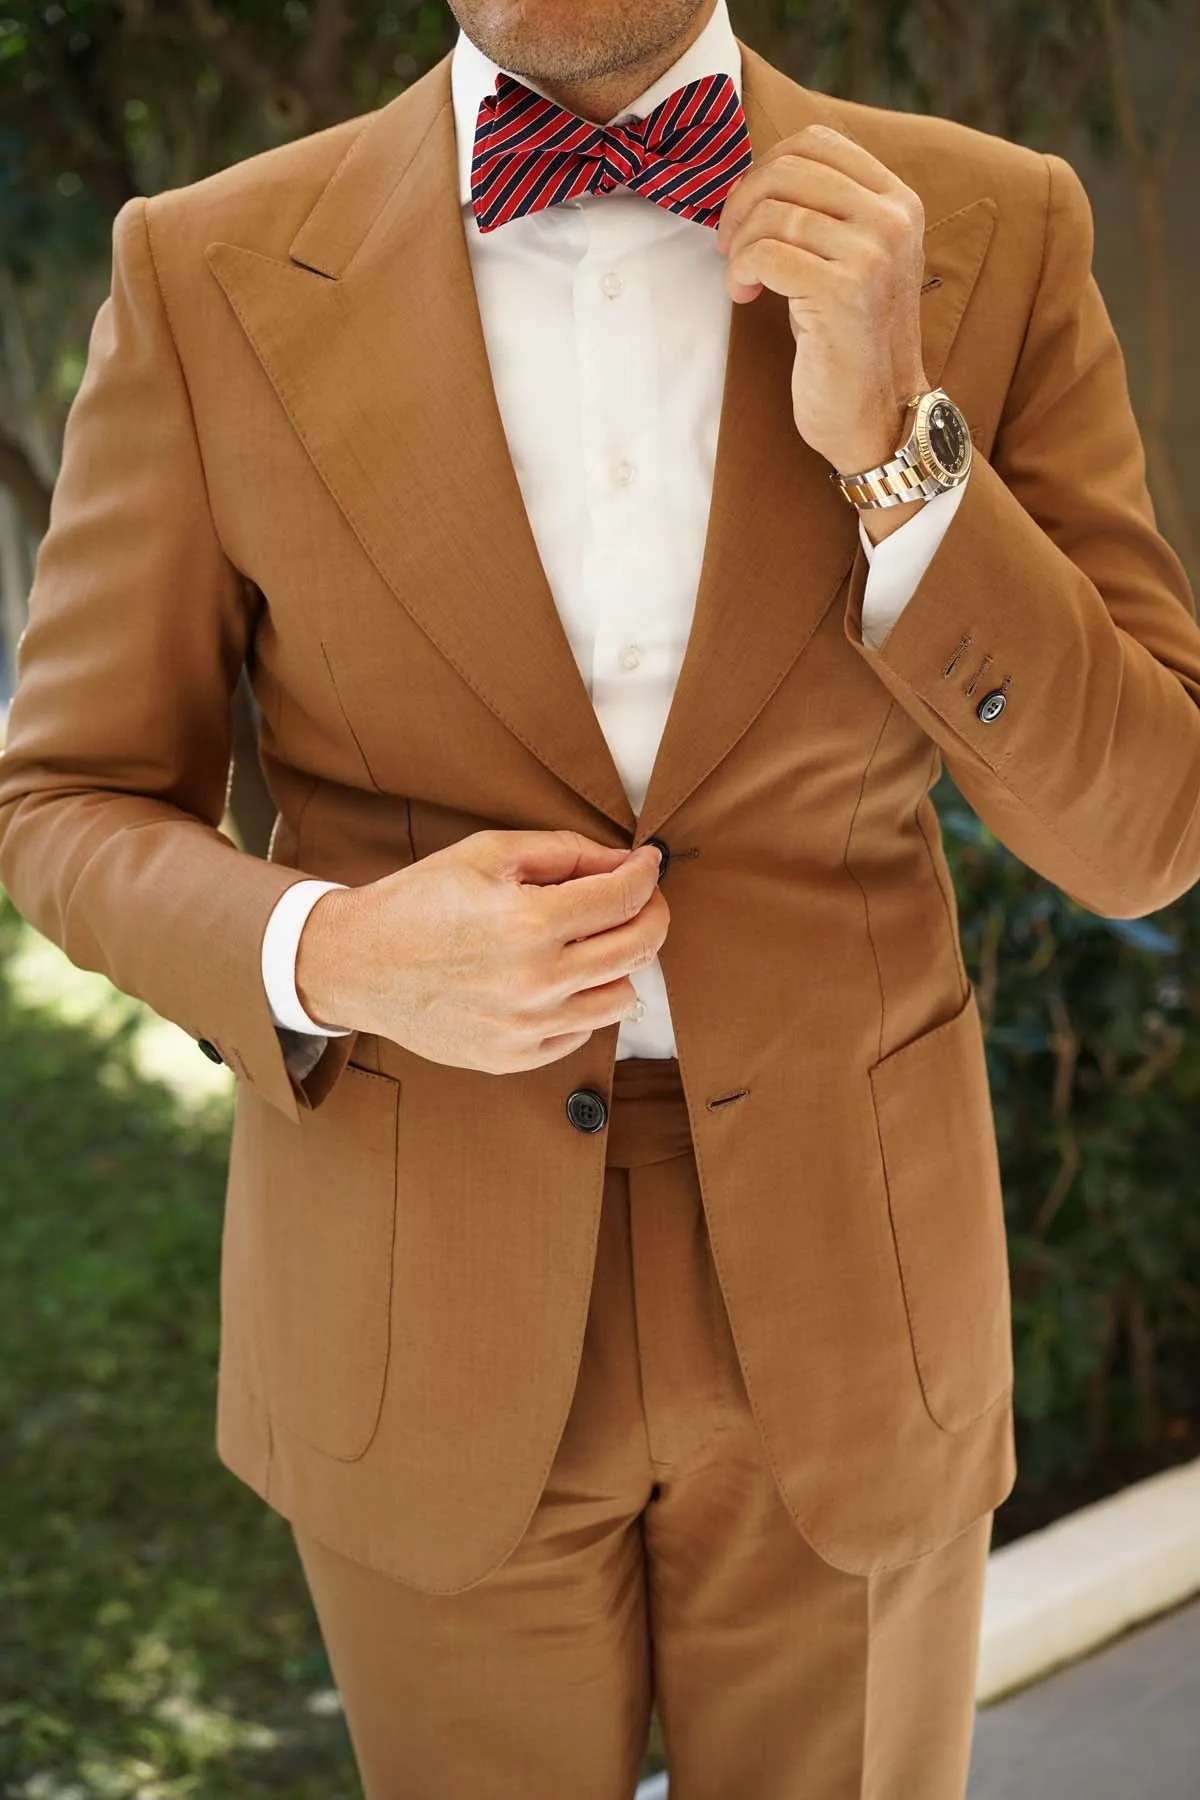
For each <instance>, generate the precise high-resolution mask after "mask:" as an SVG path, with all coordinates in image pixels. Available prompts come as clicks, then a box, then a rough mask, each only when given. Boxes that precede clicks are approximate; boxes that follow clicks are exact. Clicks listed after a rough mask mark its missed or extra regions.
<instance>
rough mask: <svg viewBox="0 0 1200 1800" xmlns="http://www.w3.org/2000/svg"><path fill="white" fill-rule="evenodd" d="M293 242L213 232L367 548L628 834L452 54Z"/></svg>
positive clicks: (421, 615)
mask: <svg viewBox="0 0 1200 1800" xmlns="http://www.w3.org/2000/svg"><path fill="white" fill-rule="evenodd" d="M290 255H291V258H292V260H291V261H290V262H287V263H284V262H280V261H277V260H275V259H274V258H271V257H266V256H263V255H261V254H259V253H258V252H256V251H252V250H247V249H244V248H241V247H239V246H237V245H234V244H227V243H213V244H210V245H209V246H208V250H207V256H208V261H209V264H210V266H211V268H212V270H213V272H214V274H215V276H216V278H217V280H218V281H219V282H220V284H221V286H222V287H223V288H224V290H225V293H226V295H227V297H228V299H229V301H230V303H231V305H232V307H233V309H234V311H235V313H236V314H237V317H238V319H239V320H240V322H241V325H242V328H243V330H244V331H245V333H246V335H247V337H248V338H249V340H250V342H251V344H252V346H253V348H254V350H255V352H256V354H257V356H258V358H259V360H260V362H261V363H262V366H263V369H264V370H265V372H266V374H267V376H268V378H269V379H270V381H271V383H272V385H273V387H274V389H275V392H276V394H277V395H278V397H279V400H280V402H281V404H282V405H283V407H284V408H285V410H286V411H287V413H288V415H289V417H290V419H291V421H292V424H293V426H294V428H295V430H296V432H297V434H298V436H299V437H300V440H301V442H302V443H303V445H304V447H305V449H306V451H307V453H308V455H309V456H310V458H311V459H312V462H313V464H314V466H315V468H316V470H317V472H318V474H319V475H320V477H321V479H322V480H323V481H324V483H325V486H326V487H327V488H328V490H329V492H330V494H331V495H332V497H333V499H334V500H335V501H336V502H337V504H338V506H339V507H340V508H341V510H342V512H343V513H344V515H345V517H346V519H347V520H348V522H349V524H350V525H351V527H352V528H353V530H354V532H355V534H356V535H357V537H358V539H359V542H360V543H361V544H362V547H363V550H364V552H365V553H366V555H367V556H368V557H369V558H370V560H371V561H372V562H373V563H374V565H375V567H376V569H377V570H378V571H379V573H380V575H381V576H382V577H383V579H384V581H385V582H386V583H387V585H388V586H389V587H390V588H391V590H392V592H393V593H394V594H395V596H396V598H397V599H398V600H399V601H400V603H401V604H402V605H403V606H404V607H405V608H406V609H407V610H408V612H409V613H410V614H411V616H412V617H413V619H414V620H415V621H416V623H417V624H418V625H419V626H420V627H421V629H422V630H423V631H425V632H426V633H427V635H428V636H429V637H430V638H431V639H432V640H433V642H434V643H435V644H436V645H437V646H438V648H439V649H440V650H441V652H442V653H443V655H444V656H445V657H446V659H447V661H448V662H449V663H450V664H451V665H452V666H453V667H454V668H455V669H456V670H457V672H458V674H459V675H460V676H461V677H462V679H463V680H464V681H465V682H466V683H467V684H468V686H469V687H471V688H472V689H473V690H474V692H475V693H476V694H478V696H479V697H480V699H481V700H483V702H484V703H485V704H486V705H487V706H488V707H489V708H490V709H491V710H492V712H493V713H495V715H496V717H497V718H499V719H500V720H501V721H502V722H503V723H504V724H505V725H506V726H507V727H508V728H509V730H510V731H512V732H513V734H514V735H515V736H516V737H517V738H519V739H520V740H521V742H522V743H524V744H525V745H527V747H528V748H529V749H530V750H531V751H532V753H533V754H534V755H535V756H537V757H538V758H539V759H540V761H542V762H543V763H544V764H545V765H546V767H547V768H549V769H551V770H552V771H553V772H554V774H556V775H557V776H558V777H559V778H560V779H561V780H563V781H564V782H566V783H567V784H568V785H569V786H570V787H571V788H573V789H574V790H575V791H576V792H577V793H579V794H580V795H582V797H583V798H584V799H585V800H587V801H589V802H590V803H591V805H592V806H594V807H595V808H596V809H597V810H598V811H599V812H601V813H603V814H604V815H606V816H607V817H608V818H609V819H610V820H611V821H612V822H613V823H614V824H616V825H618V826H619V827H621V829H622V830H624V831H626V832H632V830H633V826H634V818H633V813H632V811H631V809H630V806H629V801H628V798H627V797H626V794H625V791H624V787H623V785H622V782H621V778H620V775H619V773H618V770H617V767H616V764H615V763H614V762H613V759H612V755H611V752H610V751H609V749H608V745H607V743H606V742H605V739H604V734H603V732H602V731H601V729H600V724H599V721H598V720H597V718H596V714H595V709H594V708H593V706H592V703H591V699H590V697H589V695H588V692H587V689H586V687H585V685H584V682H583V680H582V677H581V676H580V673H579V669H578V665H577V664H576V662H575V658H574V655H573V654H572V651H571V647H570V643H569V642H568V639H567V636H566V633H565V632H564V630H563V627H562V623H561V620H560V618H559V616H558V611H557V608H556V606H555V604H554V598H553V595H552V594H551V592H550V588H549V585H548V583H547V581H546V576H545V571H544V570H543V568H542V564H541V559H540V557H539V556H538V552H537V546H536V543H535V540H534V538H533V534H532V532H531V530H530V527H529V520H528V516H527V514H526V512H525V506H524V502H523V500H522V497H521V491H520V487H519V484H518V482H517V478H516V473H515V471H514V469H513V464H512V459H511V456H510V454H509V450H508V444H507V440H506V438H505V435H504V428H503V424H502V422H501V419H500V414H499V409H498V407H497V405H496V398H495V391H494V389H493V386H492V379H491V371H490V367H489V364H488V357H487V347H486V343H485V340H484V337H483V330H482V326H481V323H480V318H479V309H478V304H477V301H476V296H475V286H474V279H473V276H472V273H471V266H470V260H469V257H468V253H467V246H466V239H465V236H464V233H463V226H462V217H461V212H460V207H459V201H458V192H457V174H456V164H455V138H454V116H453V110H452V107H451V101H450V80H449V58H445V59H443V61H442V62H441V63H439V64H438V65H437V66H436V67H435V68H434V69H433V70H431V71H430V73H429V74H428V75H426V76H425V77H423V79H422V80H421V81H420V82H418V83H416V84H415V85H414V86H413V87H412V88H410V89H409V90H408V91H407V92H406V93H405V94H403V95H401V96H400V98H399V99H398V100H396V101H393V102H391V103H390V104H389V105H388V106H385V107H383V108H381V109H380V110H379V111H378V112H377V113H375V114H373V115H372V117H371V118H370V120H369V122H368V123H367V125H366V126H365V127H364V128H363V130H362V132H361V133H360V134H359V136H358V138H357V139H356V140H355V142H354V144H353V146H352V148H351V150H350V151H349V153H348V155H347V156H346V157H345V158H344V159H343V161H342V163H341V164H340V165H339V167H338V169H337V170H336V171H335V173H334V174H333V176H332V177H331V179H330V181H329V182H328V184H327V185H326V187H325V189H324V191H323V193H322V194H321V196H320V198H319V199H318V200H317V203H316V205H315V206H314V207H313V209H312V211H311V212H310V213H309V214H308V217H307V218H306V220H305V221H304V223H303V225H302V226H301V228H300V230H299V232H298V233H297V235H296V237H295V239H294V240H293V242H292V245H291V247H290Z"/></svg>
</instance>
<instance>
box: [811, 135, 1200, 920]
mask: <svg viewBox="0 0 1200 1800" xmlns="http://www.w3.org/2000/svg"><path fill="white" fill-rule="evenodd" d="M1044 161H1045V164H1046V170H1047V197H1046V223H1045V242H1044V252H1043V261H1042V270H1041V276H1040V280H1039V282H1038V285H1037V290H1036V293H1035V295H1034V299H1033V304H1032V308H1031V312H1030V316H1029V320H1028V326H1027V330H1026V334H1025V339H1024V344H1023V347H1022V352H1021V355H1020V358H1019V361H1018V364H1017V367H1016V370H1015V373H1014V376H1013V380H1012V382H1011V385H1010V387H1009V391H1008V395H1007V399H1006V403H1005V406H1004V410H1003V414H1002V416H1001V420H1000V425H999V429H998V432H997V435H996V440H995V443H994V446H993V449H992V454H991V459H990V461H986V460H985V459H984V458H983V457H981V456H979V455H977V456H976V460H975V466H974V468H973V469H972V472H971V477H970V480H969V481H968V482H967V483H966V486H965V491H964V494H963V501H962V505H961V506H960V507H959V509H958V512H957V514H956V515H955V518H954V519H953V521H952V522H951V524H950V527H949V529H948V531H947V533H946V535H945V537H944V539H943V540H942V543H941V545H940V547H939V549H938V551H937V553H936V555H935V556H934V558H933V561H932V563H931V564H930V566H929V569H928V571H927V573H926V574H925V576H924V578H923V580H922V581H921V582H920V584H919V586H918V588H917V590H916V592H915V594H914V595H913V597H912V599H911V601H910V602H909V604H908V606H907V607H906V608H905V610H904V612H903V613H902V614H901V616H900V618H899V619H898V620H897V621H896V623H895V625H894V626H893V627H892V629H891V630H890V631H889V632H888V634H887V637H886V638H885V639H884V641H883V644H882V646H881V648H880V649H878V650H876V651H872V650H870V649H869V648H867V647H866V646H865V645H864V644H863V641H862V599H863V592H864V589H865V581H866V568H865V559H864V558H863V557H862V555H861V553H860V554H859V556H858V557H857V558H856V563H855V568H854V571H853V573H852V577H851V588H850V595H849V599H848V603H847V607H846V614H845V631H846V636H847V637H848V639H849V641H850V642H851V643H852V644H853V645H854V647H855V648H856V649H857V650H858V652H859V654H860V655H862V656H864V657H865V658H866V660H867V661H868V663H869V665H870V667H871V668H872V669H874V671H875V673H876V674H877V676H878V677H879V679H880V680H881V681H883V682H884V684H885V685H886V686H887V687H888V689H889V690H890V691H891V693H892V694H893V695H894V697H895V699H896V700H897V701H898V702H899V704H900V705H901V706H903V707H904V709H905V711H906V712H908V713H909V714H910V715H911V716H912V718H913V719H915V720H916V722H917V723H918V724H919V725H920V726H921V727H922V728H923V729H924V731H925V732H926V733H927V734H928V735H929V737H931V738H932V739H933V741H934V742H935V743H936V744H937V745H938V747H939V749H940V751H941V754H942V759H943V761H944V764H945V767H946V768H947V769H948V771H949V773H950V775H951V776H952V777H953V779H954V781H955V783H956V785H957V786H958V788H959V789H960V791H961V792H962V794H963V796H964V797H965V798H966V800H967V801H968V802H969V803H970V804H971V805H972V806H973V807H974V808H975V810H976V812H977V813H978V814H979V816H980V817H981V818H982V819H983V821H984V822H985V824H987V825H988V826H989V827H990V829H991V830H992V831H993V832H994V834H995V835H996V837H997V838H999V839H1000V841H1001V842H1002V843H1004V844H1006V845H1007V846H1008V848H1009V849H1010V850H1012V851H1013V852H1014V854H1015V855H1017V856H1018V857H1020V858H1021V860H1022V861H1023V862H1025V863H1027V864H1028V865H1029V867H1031V868H1033V869H1035V870H1037V871H1038V873H1039V874H1042V875H1044V876H1045V877H1046V878H1047V879H1048V880H1050V881H1052V882H1054V883H1055V884H1056V885H1057V886H1059V887H1060V888H1061V889H1063V891H1064V892H1066V893H1068V894H1069V895H1070V896H1071V898H1072V899H1075V900H1077V901H1078V902H1079V903H1080V904H1081V905H1083V906H1085V907H1087V908H1088V910H1089V911H1092V912H1095V913H1098V914H1101V915H1102V916H1105V917H1109V918H1136V917H1138V916H1140V915H1142V914H1144V913H1149V912H1153V911H1155V910H1156V909H1157V908H1159V907H1163V906H1167V905H1169V904H1170V903H1171V902H1172V901H1174V900H1177V899H1178V898H1179V897H1180V896H1181V895H1182V894H1184V893H1186V892H1187V890H1188V889H1189V888H1191V887H1192V885H1193V884H1194V883H1195V882H1196V881H1197V880H1198V879H1200V629H1198V627H1197V623H1196V609H1195V601H1194V599H1193V596H1192V593H1191V590H1190V589H1189V586H1188V582H1187V577H1186V576H1185V574H1184V571H1183V567H1182V565H1181V563H1180V561H1179V558H1178V557H1177V556H1176V555H1175V553H1174V551H1173V550H1172V549H1171V548H1170V547H1169V545H1168V544H1167V543H1166V542H1165V541H1164V539H1163V538H1162V537H1161V536H1160V535H1159V533H1158V531H1157V529H1156V526H1155V517H1154V510H1153V507H1152V504H1151V501H1150V497H1149V494H1148V492H1147V488H1146V481H1145V458H1144V454H1143V450H1142V443H1141V439H1140V436H1139V434H1138V429H1137V425H1136V422H1135V420H1134V416H1133V411H1132V408H1131V406H1130V401H1129V393H1128V388H1127V383H1126V375H1125V364H1124V359H1123V357H1122V353H1121V350H1120V346H1119V344H1118V342H1117V338H1116V335H1115V333H1114V331H1113V328H1112V324H1111V322H1110V320H1109V317H1108V314H1107V312H1106V310H1105V306H1104V302H1103V300H1102V299H1101V296H1100V292H1099V289H1098V288H1097V286H1096V282H1095V279H1094V277H1093V275H1092V267H1091V264H1092V242H1093V233H1092V215H1091V209H1090V206H1089V204H1088V200H1087V196H1086V194H1085V192H1084V189H1083V186H1082V183H1081V182H1080V180H1079V178H1078V176H1077V175H1076V174H1075V173H1074V171H1073V170H1072V169H1071V168H1070V166H1069V165H1068V164H1067V163H1065V162H1063V161H1062V160H1061V158H1059V157H1056V156H1046V157H1045V158H1044ZM989 695H999V696H1001V697H1002V699H1003V707H1002V708H1001V707H1000V705H999V702H998V701H996V700H993V701H992V704H991V706H990V707H989V708H985V710H984V716H982V717H981V715H980V710H979V709H980V706H981V703H982V702H983V701H984V700H985V698H986V697H987V696H989ZM988 713H994V714H995V716H994V717H992V718H990V720H989V719H988V717H987V714H988Z"/></svg>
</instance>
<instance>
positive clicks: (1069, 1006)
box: [934, 777, 1200, 1521]
mask: <svg viewBox="0 0 1200 1800" xmlns="http://www.w3.org/2000/svg"><path fill="white" fill-rule="evenodd" d="M934 799H935V802H936V804H937V806H938V811H939V815H940V817H941V820H942V827H943V833H944V836H945V840H946V847H947V854H948V856H949V859H950V863H951V868H952V870H953V873H954V878H955V886H956V889H957V892H958V897H959V909H960V919H961V926H962V936H963V946H964V953H965V955H966V958H967V965H968V969H969V970H970V972H971V974H972V977H973V978H974V979H975V981H976V983H977V986H978V988H979V995H980V1001H981V1006H982V1010H983V1015H984V1021H985V1026H986V1033H987V1049H988V1067H989V1074H990V1077H991V1085H992V1097H993V1102H994V1105H995V1111H996V1126H997V1133H998V1137H999V1142H1000V1152H1001V1164H1002V1168H1003V1172H1004V1185H1005V1203H1006V1209H1007V1217H1008V1235H1009V1254H1010V1260H1011V1264H1012V1280H1013V1305H1014V1320H1013V1325H1014V1341H1015V1353H1016V1407H1017V1418H1018V1452H1019V1459H1020V1465H1021V1473H1020V1481H1019V1486H1018V1506H1017V1508H1015V1509H1014V1510H1016V1511H1019V1510H1020V1501H1021V1499H1022V1498H1023V1499H1024V1501H1025V1502H1026V1503H1030V1502H1032V1501H1033V1500H1034V1497H1035V1496H1037V1495H1038V1494H1039V1493H1040V1492H1043V1491H1046V1490H1049V1489H1052V1488H1053V1489H1057V1490H1061V1491H1063V1492H1064V1493H1065V1492H1066V1491H1067V1490H1069V1489H1070V1488H1071V1487H1072V1485H1073V1484H1082V1486H1083V1487H1084V1488H1086V1489H1089V1490H1095V1491H1103V1490H1105V1489H1107V1488H1109V1487H1112V1486H1114V1485H1119V1484H1120V1481H1121V1480H1122V1478H1123V1476H1124V1474H1125V1472H1126V1471H1127V1470H1128V1471H1131V1472H1132V1471H1135V1470H1138V1469H1140V1468H1141V1467H1142V1466H1151V1465H1157V1464H1161V1463H1164V1462H1167V1461H1170V1460H1174V1459H1176V1458H1178V1457H1181V1456H1184V1455H1188V1454H1195V1453H1196V1449H1197V1443H1196V1421H1197V1417H1198V1416H1200V1378H1198V1375H1197V1352H1198V1351H1200V1207H1198V1206H1197V1204H1196V1195H1197V1174H1196V1159H1197V1153H1198V1152H1200V1036H1198V1034H1197V1031H1196V1028H1195V1027H1196V1021H1197V1015H1198V1013H1200V929H1198V927H1200V895H1198V894H1196V893H1194V894H1191V895H1188V896H1187V897H1185V899H1183V900H1181V901H1179V902H1178V903H1177V904H1176V905H1175V906H1174V907H1172V908H1170V909H1169V910H1168V911H1167V912H1166V913H1163V914H1160V915H1158V916H1156V917H1155V918H1153V919H1134V920H1122V919H1113V920H1106V919H1100V918H1098V917H1096V915H1094V914H1092V913H1089V912H1086V911H1085V910H1084V909H1083V908H1082V907H1080V906H1078V905H1076V904H1075V902H1074V901H1072V900H1069V899H1068V898H1067V897H1066V896H1065V895H1063V894H1062V893H1060V892H1059V891H1058V890H1057V889H1056V888H1053V887H1051V886H1050V885H1049V884H1048V883H1047V882H1045V881H1043V880H1042V879H1041V878H1040V877H1039V876H1037V875H1035V874H1033V873H1032V872H1031V871H1030V870H1028V869H1027V868H1025V866H1024V865H1023V864H1022V863H1020V862H1018V861H1017V859H1016V858H1015V857H1014V856H1012V855H1011V854H1010V853H1009V852H1008V851H1007V850H1006V849H1005V848H1004V847H1003V846H1002V845H1000V844H998V843H997V842H996V840H995V839H994V838H993V837H992V835H991V833H990V832H989V831H988V830H987V829H986V827H985V826H983V825H982V824H981V822H980V821H979V820H978V818H977V817H976V816H975V814H974V813H973V812H971V811H970V810H969V809H968V808H967V807H966V806H965V804H964V803H963V801H962V799H961V798H960V796H959V795H958V793H957V790H956V789H955V788H954V786H953V784H952V783H951V782H950V781H949V779H948V778H945V777H944V778H943V780H942V781H941V782H940V783H939V784H938V787H937V789H936V790H935V794H934ZM1026 1510H1027V1511H1029V1510H1031V1511H1032V1513H1036V1512H1037V1511H1038V1508H1037V1507H1036V1505H1034V1506H1032V1509H1030V1507H1029V1505H1028V1504H1027V1506H1026ZM1004 1517H1005V1515H1004V1513H1002V1514H1001V1521H1003V1520H1004Z"/></svg>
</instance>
